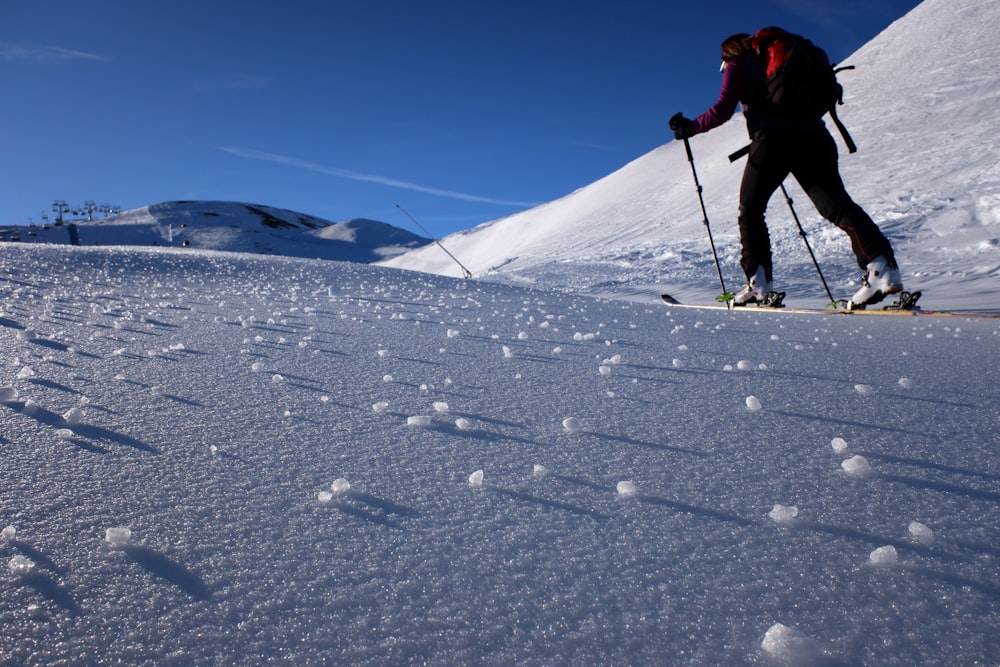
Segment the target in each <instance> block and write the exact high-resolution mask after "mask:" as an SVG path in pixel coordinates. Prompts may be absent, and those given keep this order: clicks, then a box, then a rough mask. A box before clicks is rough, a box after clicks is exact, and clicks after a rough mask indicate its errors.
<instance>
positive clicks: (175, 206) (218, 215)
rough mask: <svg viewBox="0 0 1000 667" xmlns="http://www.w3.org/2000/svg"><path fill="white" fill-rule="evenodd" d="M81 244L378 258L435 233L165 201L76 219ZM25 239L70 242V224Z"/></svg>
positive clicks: (255, 207)
mask: <svg viewBox="0 0 1000 667" xmlns="http://www.w3.org/2000/svg"><path fill="white" fill-rule="evenodd" d="M74 224H75V226H76V230H75V231H76V233H77V234H78V236H79V243H80V244H81V245H152V246H166V247H189V248H201V249H206V250H225V251H230V252H252V253H259V254H266V255H287V256H291V257H308V258H312V259H334V260H342V261H349V262H374V261H377V260H381V259H385V258H388V257H394V256H396V255H399V254H401V253H403V252H406V251H407V250H412V249H413V248H418V247H420V246H421V245H423V244H425V243H429V239H425V238H423V237H420V236H417V235H415V234H411V233H410V232H407V231H404V230H402V229H399V228H397V227H393V226H391V225H388V224H386V223H384V222H377V221H374V220H364V219H354V220H347V221H344V222H339V223H333V222H330V221H328V220H323V219H322V218H316V217H314V216H310V215H305V214H303V213H296V212H294V211H288V210H285V209H280V208H274V207H271V206H261V205H259V204H244V203H239V202H219V201H178V202H164V203H161V204H154V205H152V206H145V207H143V208H139V209H135V210H133V211H126V212H124V213H120V214H118V215H114V216H109V217H107V218H99V219H96V220H93V221H76V222H75V223H74ZM31 231H32V235H31V236H30V237H29V236H25V235H23V234H22V240H24V241H28V240H36V241H41V242H45V243H69V242H70V234H69V230H68V226H67V227H55V226H53V227H47V228H45V229H42V228H34V229H33V230H31Z"/></svg>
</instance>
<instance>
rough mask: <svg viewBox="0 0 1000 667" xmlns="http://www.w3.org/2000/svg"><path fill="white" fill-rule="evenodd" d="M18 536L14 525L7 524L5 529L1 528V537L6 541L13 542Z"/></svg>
mask: <svg viewBox="0 0 1000 667" xmlns="http://www.w3.org/2000/svg"><path fill="white" fill-rule="evenodd" d="M16 537H17V528H15V527H14V526H7V527H6V528H4V529H3V530H0V539H3V540H4V541H5V542H13V541H14V539H15V538H16Z"/></svg>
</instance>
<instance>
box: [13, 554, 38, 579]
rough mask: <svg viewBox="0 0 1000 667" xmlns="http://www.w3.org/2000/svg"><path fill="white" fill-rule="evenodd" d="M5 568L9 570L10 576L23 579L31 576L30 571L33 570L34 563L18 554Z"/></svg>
mask: <svg viewBox="0 0 1000 667" xmlns="http://www.w3.org/2000/svg"><path fill="white" fill-rule="evenodd" d="M7 567H9V568H10V572H11V574H13V575H15V576H18V577H23V576H25V575H28V574H31V571H32V570H34V569H35V561H33V560H31V559H30V558H28V557H27V556H22V555H20V554H18V555H17V556H14V557H13V558H11V559H10V560H9V561H8V562H7Z"/></svg>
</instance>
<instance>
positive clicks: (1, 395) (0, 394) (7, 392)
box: [0, 387, 17, 403]
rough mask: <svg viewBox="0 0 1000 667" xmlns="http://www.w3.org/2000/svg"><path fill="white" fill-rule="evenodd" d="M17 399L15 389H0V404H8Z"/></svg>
mask: <svg viewBox="0 0 1000 667" xmlns="http://www.w3.org/2000/svg"><path fill="white" fill-rule="evenodd" d="M16 398H17V389H15V388H14V387H0V403H10V402H11V401H13V400H15V399H16Z"/></svg>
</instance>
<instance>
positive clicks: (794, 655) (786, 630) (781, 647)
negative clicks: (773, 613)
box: [760, 623, 829, 665]
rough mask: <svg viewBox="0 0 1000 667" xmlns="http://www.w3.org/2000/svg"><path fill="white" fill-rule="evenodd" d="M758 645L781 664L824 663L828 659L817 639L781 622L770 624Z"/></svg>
mask: <svg viewBox="0 0 1000 667" xmlns="http://www.w3.org/2000/svg"><path fill="white" fill-rule="evenodd" d="M760 647H761V649H763V651H764V653H766V654H767V655H768V656H770V657H771V658H773V659H774V660H776V661H778V663H779V664H783V665H815V664H825V662H826V661H828V660H829V656H828V655H826V652H825V651H824V650H823V647H822V646H821V645H820V643H819V642H818V641H816V640H815V639H813V638H812V637H809V636H807V635H805V634H803V633H802V632H800V631H798V630H796V629H795V628H790V627H788V626H787V625H784V624H782V623H775V624H774V625H772V626H771V628H770V629H769V630H768V631H767V632H766V633H765V634H764V640H763V641H762V642H761V643H760Z"/></svg>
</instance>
